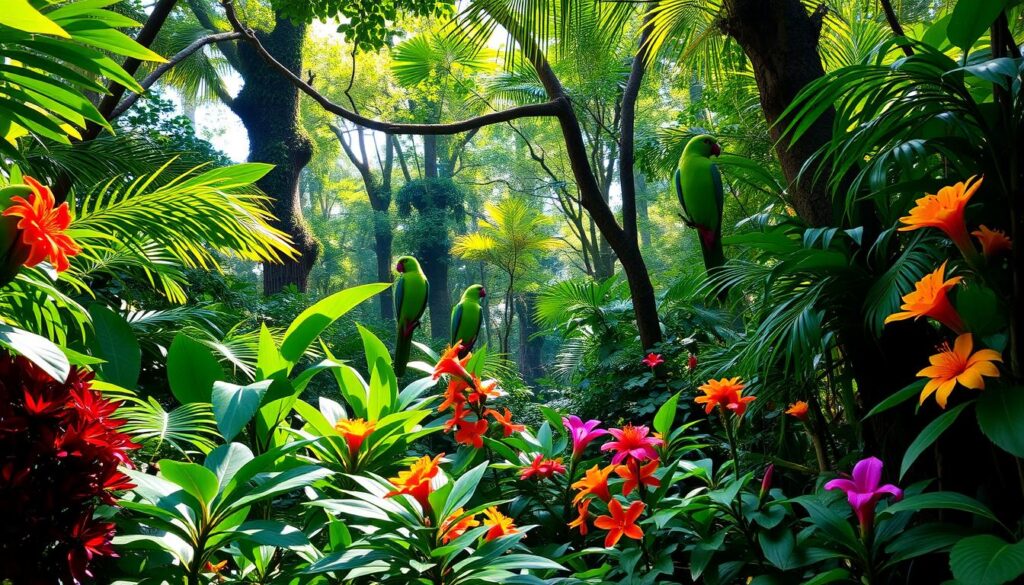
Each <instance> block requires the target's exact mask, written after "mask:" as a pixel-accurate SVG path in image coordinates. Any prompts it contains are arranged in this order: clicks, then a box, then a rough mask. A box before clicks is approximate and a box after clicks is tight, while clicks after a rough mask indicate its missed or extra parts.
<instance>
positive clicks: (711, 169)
mask: <svg viewBox="0 0 1024 585" xmlns="http://www.w3.org/2000/svg"><path fill="white" fill-rule="evenodd" d="M721 154H722V147H721V146H719V145H718V142H717V141H716V140H715V139H714V138H713V137H711V136H708V135H707V134H703V135H701V136H695V137H693V138H691V139H690V142H689V143H688V144H687V145H686V148H685V149H683V156H681V157H679V168H677V169H676V173H675V177H674V183H675V187H676V195H677V196H678V197H679V203H680V204H681V205H682V206H683V221H685V222H686V224H687V225H689V226H691V227H693V228H696V229H697V233H698V234H699V236H700V248H701V251H702V252H703V253H704V267H705V268H706V269H707V270H708V271H710V270H711V269H713V268H716V267H718V266H721V265H722V264H724V263H725V254H724V253H723V251H722V208H723V205H724V198H723V195H722V175H721V174H720V173H719V172H718V165H716V164H715V163H713V162H711V157H713V156H719V155H721Z"/></svg>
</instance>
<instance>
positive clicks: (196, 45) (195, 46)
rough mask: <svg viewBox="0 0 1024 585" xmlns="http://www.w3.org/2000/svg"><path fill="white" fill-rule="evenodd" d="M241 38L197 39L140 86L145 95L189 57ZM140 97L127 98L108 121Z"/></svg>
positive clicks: (220, 35) (224, 35) (230, 35)
mask: <svg viewBox="0 0 1024 585" xmlns="http://www.w3.org/2000/svg"><path fill="white" fill-rule="evenodd" d="M240 38H242V34H241V33H237V32H234V31H232V32H225V33H217V34H212V35H207V36H205V37H203V38H201V39H196V40H195V41H194V42H193V43H192V44H191V45H189V46H187V47H185V48H184V49H182V50H181V51H178V53H177V54H176V55H174V56H173V57H171V58H170V59H169V60H168V61H167V62H166V63H163V64H162V65H160V66H159V67H157V68H156V69H154V70H153V72H152V73H150V74H149V75H147V76H146V78H145V79H143V80H142V81H141V82H139V85H140V86H141V87H142V89H143V93H145V90H147V89H149V88H150V87H152V86H153V84H154V83H156V82H157V80H158V79H160V77H162V76H163V75H164V74H165V73H167V72H168V71H170V70H171V68H172V67H174V66H175V65H177V64H178V63H181V62H182V61H184V60H185V59H187V58H188V57H189V56H191V55H192V54H193V53H195V52H196V51H198V50H199V49H201V48H203V47H205V46H206V45H210V44H213V43H219V42H222V41H233V40H236V39H240ZM140 97H142V94H138V93H133V94H131V95H130V96H128V97H127V98H125V99H124V101H122V102H121V103H120V104H118V105H117V107H116V108H114V111H112V112H111V113H110V115H109V116H108V117H107V121H113V120H114V119H116V118H117V117H118V116H120V115H121V114H123V113H125V112H126V111H128V109H129V108H131V107H132V106H133V105H135V102H137V101H139V98H140Z"/></svg>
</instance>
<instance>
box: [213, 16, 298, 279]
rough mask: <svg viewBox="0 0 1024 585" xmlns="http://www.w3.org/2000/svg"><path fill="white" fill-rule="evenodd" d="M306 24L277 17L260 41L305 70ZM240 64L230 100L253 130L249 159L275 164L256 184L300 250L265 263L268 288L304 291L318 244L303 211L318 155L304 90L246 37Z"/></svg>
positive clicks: (248, 129) (280, 226) (240, 47)
mask: <svg viewBox="0 0 1024 585" xmlns="http://www.w3.org/2000/svg"><path fill="white" fill-rule="evenodd" d="M305 32H306V27H305V25H296V24H293V23H291V22H290V21H288V20H286V19H282V18H280V17H278V18H277V20H276V21H275V25H274V30H273V31H271V32H269V33H266V32H257V35H258V37H259V39H260V41H261V42H262V43H263V45H264V46H265V47H267V49H268V50H269V51H270V52H271V53H272V54H273V55H275V56H276V57H277V58H278V60H280V61H281V62H282V63H283V64H284V65H285V66H286V67H288V68H289V69H291V70H292V71H295V72H296V73H300V74H301V70H302V42H303V38H304V36H305ZM238 50H239V53H240V55H239V57H240V58H239V60H238V61H239V69H238V72H239V74H240V75H241V76H242V79H243V81H244V85H243V87H242V91H241V92H240V93H239V94H238V97H236V98H235V99H234V100H233V101H232V102H231V109H232V111H234V112H235V114H236V115H237V116H238V117H239V118H240V119H241V120H242V124H243V125H244V126H245V130H246V132H247V133H248V135H249V161H250V162H265V163H270V164H273V165H274V169H273V170H272V171H270V172H269V173H267V175H266V176H265V177H263V179H261V180H260V181H259V182H258V183H257V186H259V188H260V189H262V190H263V192H264V193H266V194H267V195H268V196H269V197H270V198H271V200H272V202H273V203H272V210H273V213H274V216H275V217H276V218H277V222H276V224H275V227H277V228H278V229H281V230H283V231H284V232H286V233H287V234H288V235H289V236H290V237H291V239H292V243H293V245H294V246H295V248H296V250H298V252H299V254H298V256H297V257H296V258H294V259H286V260H284V261H283V262H282V263H280V264H270V263H266V264H264V265H263V292H264V294H268V295H269V294H274V293H277V292H280V291H281V290H282V289H284V287H286V286H288V285H295V286H296V287H297V288H298V289H299V290H300V291H305V290H306V286H307V281H308V278H309V272H310V270H312V268H313V264H314V263H315V262H316V258H317V254H318V246H317V242H316V240H315V239H314V238H313V235H312V234H311V233H310V231H309V229H308V227H307V226H306V224H305V222H304V220H303V217H302V201H301V197H300V194H299V174H300V173H301V172H302V169H303V168H304V167H305V166H306V165H307V164H308V163H309V160H310V158H311V157H312V155H313V146H312V143H311V142H310V140H309V138H307V137H306V136H305V134H304V133H303V132H302V129H301V128H300V126H299V92H298V89H297V88H296V87H295V86H294V85H292V83H291V82H290V81H288V80H287V79H285V78H284V77H282V76H281V75H280V74H279V73H277V72H276V71H274V70H273V69H271V68H270V67H269V66H268V65H267V64H266V62H265V61H264V60H263V59H262V58H260V56H259V54H257V53H256V51H255V50H254V49H253V48H252V46H250V45H249V44H246V43H240V44H239V45H238Z"/></svg>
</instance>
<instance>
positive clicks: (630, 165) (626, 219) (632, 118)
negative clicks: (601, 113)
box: [619, 3, 658, 242]
mask: <svg viewBox="0 0 1024 585" xmlns="http://www.w3.org/2000/svg"><path fill="white" fill-rule="evenodd" d="M657 9H658V4H657V3H654V4H651V5H650V7H648V9H647V12H646V13H645V14H644V21H643V25H642V27H643V28H642V29H641V31H640V42H639V47H638V49H637V52H636V55H635V56H634V57H633V64H632V66H631V67H630V71H629V79H628V80H627V81H626V87H625V88H624V89H623V90H622V103H621V106H620V107H621V109H622V112H621V120H622V137H621V139H620V143H621V148H620V149H619V182H620V183H621V187H622V229H623V230H625V232H626V235H627V236H629V237H631V238H633V241H634V242H635V241H637V236H638V230H637V226H636V179H635V177H634V170H633V169H634V158H633V157H634V149H635V141H636V103H637V98H638V97H639V95H640V87H641V86H642V85H643V80H644V73H646V70H647V59H648V56H649V52H650V43H649V42H648V39H650V36H651V29H652V26H653V25H652V20H653V19H654V13H655V11H656V10H657Z"/></svg>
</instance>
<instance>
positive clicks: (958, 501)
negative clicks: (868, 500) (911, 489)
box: [881, 492, 998, 522]
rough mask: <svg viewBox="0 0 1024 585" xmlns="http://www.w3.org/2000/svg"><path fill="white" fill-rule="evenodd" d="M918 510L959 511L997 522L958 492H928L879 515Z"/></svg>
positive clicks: (901, 502)
mask: <svg viewBox="0 0 1024 585" xmlns="http://www.w3.org/2000/svg"><path fill="white" fill-rule="evenodd" d="M918 510H960V511H961V512H969V513H971V514H974V515H976V516H981V517H983V518H988V519H989V520H992V521H993V522H997V521H998V520H997V518H996V516H995V514H993V513H992V511H991V510H989V509H988V508H987V507H985V505H984V504H982V503H981V502H979V501H978V500H975V499H974V498H972V497H970V496H965V495H964V494H961V493H958V492H929V493H926V494H919V495H916V496H910V497H909V498H906V499H904V500H902V501H899V502H896V503H895V504H892V505H890V506H889V507H887V508H886V509H885V510H883V511H882V512H881V513H882V514H897V513H899V512H907V511H913V512H917V511H918Z"/></svg>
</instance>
